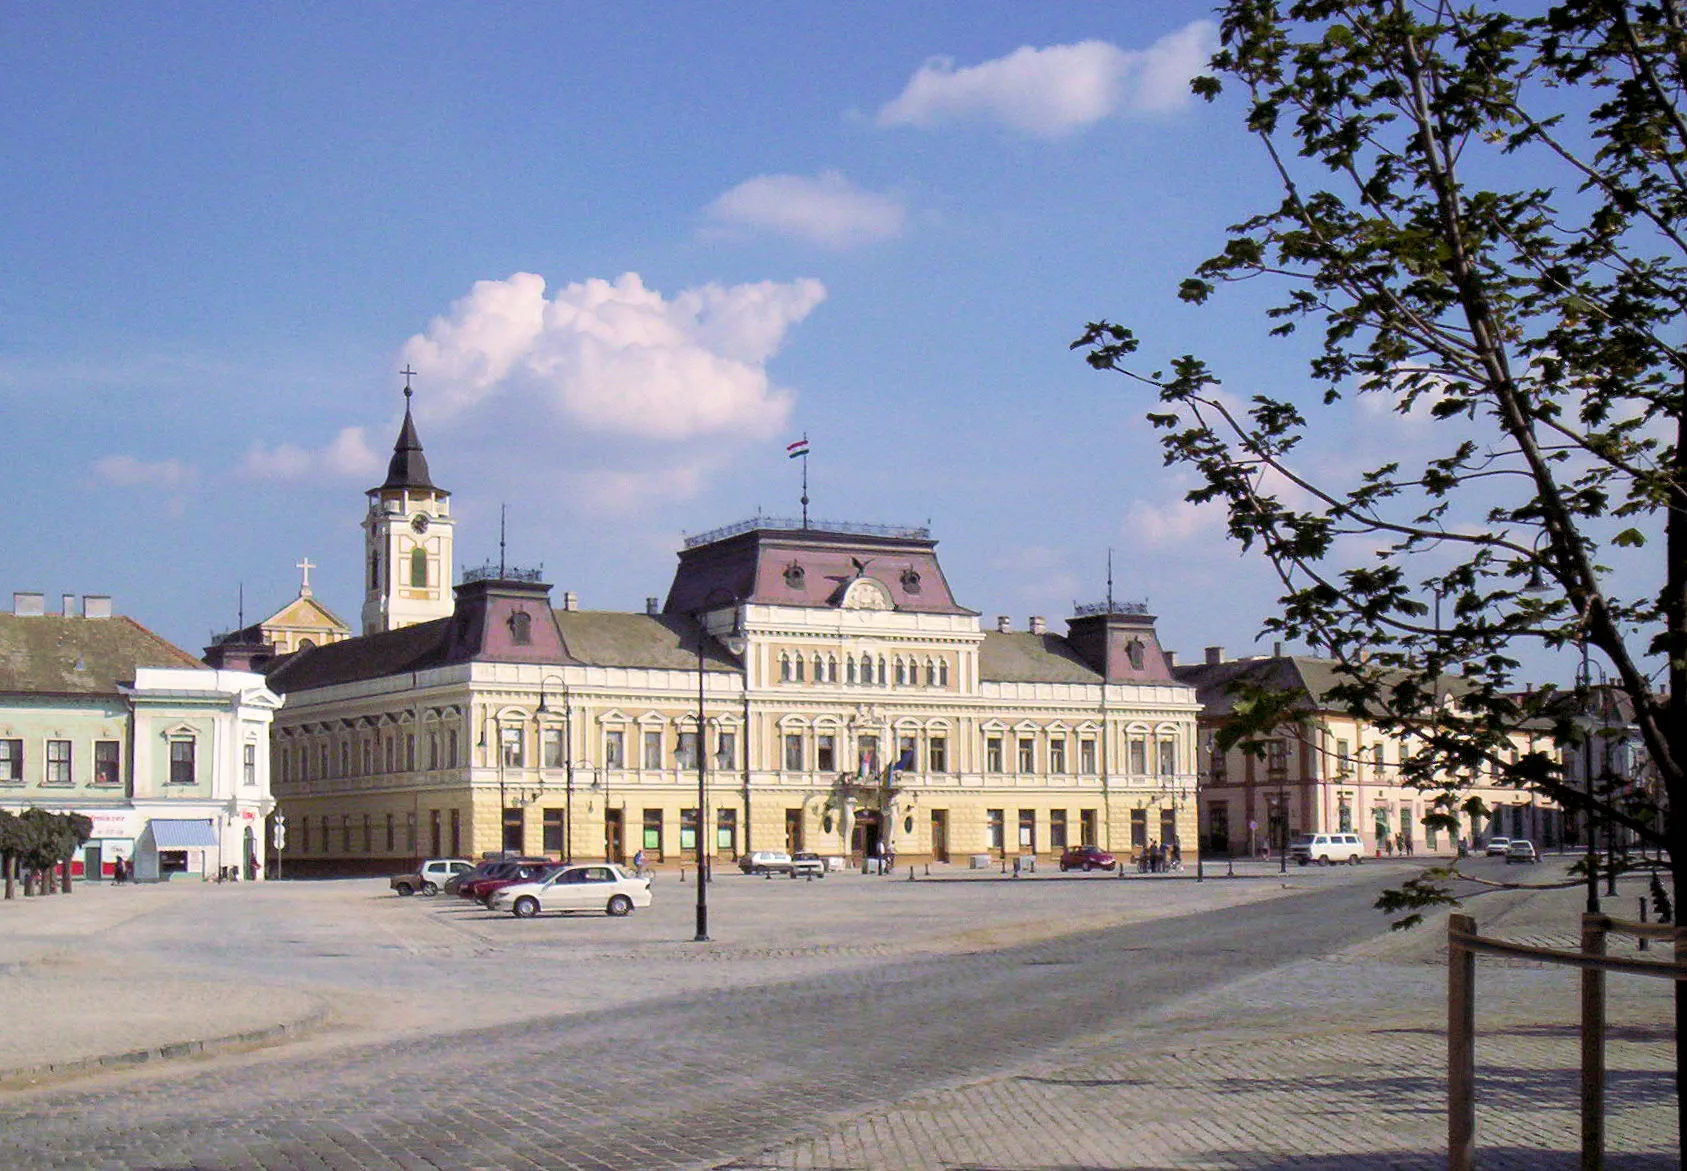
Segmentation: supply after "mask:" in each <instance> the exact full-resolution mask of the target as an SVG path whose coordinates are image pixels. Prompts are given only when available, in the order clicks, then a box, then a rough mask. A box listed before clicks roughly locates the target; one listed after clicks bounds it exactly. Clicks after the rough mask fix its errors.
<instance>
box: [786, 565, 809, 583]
mask: <svg viewBox="0 0 1687 1171" xmlns="http://www.w3.org/2000/svg"><path fill="white" fill-rule="evenodd" d="M806 580H807V575H806V574H805V573H804V571H803V567H802V566H800V565H798V564H797V563H796V562H795V561H793V562H791V563H790V564H789V565H787V566H786V567H785V586H786V588H788V589H793V590H800V589H802V588H803V585H804V583H805V582H806Z"/></svg>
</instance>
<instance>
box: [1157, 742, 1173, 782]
mask: <svg viewBox="0 0 1687 1171" xmlns="http://www.w3.org/2000/svg"><path fill="white" fill-rule="evenodd" d="M1176 772H1177V741H1176V740H1162V741H1160V775H1161V776H1162V777H1169V776H1171V775H1172V774H1174V773H1176Z"/></svg>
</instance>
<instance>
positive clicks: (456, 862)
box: [391, 858, 474, 895]
mask: <svg viewBox="0 0 1687 1171" xmlns="http://www.w3.org/2000/svg"><path fill="white" fill-rule="evenodd" d="M473 869H474V863H473V862H470V861H469V860H468V859H466V858H429V859H428V860H427V861H425V862H423V863H422V865H421V866H420V867H419V868H418V869H416V870H414V871H412V872H411V873H409V874H398V875H394V876H393V878H392V881H391V886H392V888H393V889H394V890H396V891H397V892H398V893H399V894H401V895H414V894H424V895H436V894H438V893H439V892H440V891H442V890H444V889H445V884H446V883H447V882H450V881H451V879H453V878H455V877H457V876H458V875H462V874H467V873H468V872H469V871H471V870H473Z"/></svg>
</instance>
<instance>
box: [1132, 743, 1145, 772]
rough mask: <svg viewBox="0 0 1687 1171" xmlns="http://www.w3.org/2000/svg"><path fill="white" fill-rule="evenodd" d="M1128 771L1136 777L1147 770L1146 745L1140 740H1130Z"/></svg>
mask: <svg viewBox="0 0 1687 1171" xmlns="http://www.w3.org/2000/svg"><path fill="white" fill-rule="evenodd" d="M1130 771H1131V775H1132V776H1138V777H1140V776H1141V775H1142V774H1143V773H1145V772H1147V771H1148V745H1147V744H1146V743H1144V742H1143V741H1141V740H1132V741H1131V746H1130Z"/></svg>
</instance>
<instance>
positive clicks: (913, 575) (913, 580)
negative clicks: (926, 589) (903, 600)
mask: <svg viewBox="0 0 1687 1171" xmlns="http://www.w3.org/2000/svg"><path fill="white" fill-rule="evenodd" d="M902 592H903V593H905V594H917V593H919V592H920V574H919V571H918V570H917V569H915V568H914V567H913V566H911V565H910V566H909V567H908V568H907V569H904V570H903V571H902Z"/></svg>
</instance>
